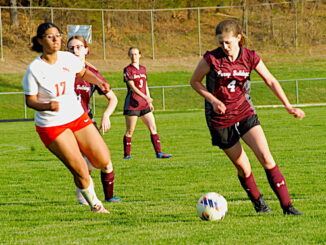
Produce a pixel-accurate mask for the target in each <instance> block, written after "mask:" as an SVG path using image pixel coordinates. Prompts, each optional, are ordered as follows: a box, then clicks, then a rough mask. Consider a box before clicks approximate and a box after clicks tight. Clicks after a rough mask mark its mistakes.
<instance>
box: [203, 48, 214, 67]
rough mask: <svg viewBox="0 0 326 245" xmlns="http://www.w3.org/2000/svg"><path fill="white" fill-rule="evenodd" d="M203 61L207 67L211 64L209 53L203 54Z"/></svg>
mask: <svg viewBox="0 0 326 245" xmlns="http://www.w3.org/2000/svg"><path fill="white" fill-rule="evenodd" d="M203 59H204V60H206V62H207V64H208V65H211V64H212V57H211V54H210V52H209V51H207V52H206V53H205V54H204V56H203Z"/></svg>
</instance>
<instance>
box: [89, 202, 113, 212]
mask: <svg viewBox="0 0 326 245" xmlns="http://www.w3.org/2000/svg"><path fill="white" fill-rule="evenodd" d="M91 211H92V212H94V213H100V214H109V213H110V212H109V211H108V210H106V209H105V207H104V206H103V205H101V204H97V205H95V206H94V207H92V208H91Z"/></svg>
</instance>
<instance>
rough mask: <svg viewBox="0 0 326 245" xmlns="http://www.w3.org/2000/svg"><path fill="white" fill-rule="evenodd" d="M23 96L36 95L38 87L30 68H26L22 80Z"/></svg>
mask: <svg viewBox="0 0 326 245" xmlns="http://www.w3.org/2000/svg"><path fill="white" fill-rule="evenodd" d="M22 85H23V89H24V94H26V95H36V94H38V85H37V80H36V77H35V76H34V75H33V73H32V71H31V69H30V67H28V68H27V70H26V72H25V75H24V78H23V80H22Z"/></svg>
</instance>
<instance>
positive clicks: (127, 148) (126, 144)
mask: <svg viewBox="0 0 326 245" xmlns="http://www.w3.org/2000/svg"><path fill="white" fill-rule="evenodd" d="M123 149H124V156H130V153H131V137H127V136H124V137H123Z"/></svg>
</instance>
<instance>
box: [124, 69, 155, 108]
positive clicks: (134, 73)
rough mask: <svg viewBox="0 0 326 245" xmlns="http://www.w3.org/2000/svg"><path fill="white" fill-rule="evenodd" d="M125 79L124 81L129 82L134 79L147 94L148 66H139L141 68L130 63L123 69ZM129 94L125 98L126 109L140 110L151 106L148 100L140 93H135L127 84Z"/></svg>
mask: <svg viewBox="0 0 326 245" xmlns="http://www.w3.org/2000/svg"><path fill="white" fill-rule="evenodd" d="M123 79H124V82H125V83H127V82H128V81H130V80H132V81H133V82H134V84H135V86H136V88H138V89H139V90H140V91H141V92H142V93H143V94H145V95H147V91H146V87H147V80H146V79H147V74H146V68H145V67H144V66H139V69H137V68H136V67H134V66H133V65H131V64H130V65H128V66H127V67H125V68H124V69H123ZM127 89H128V92H127V96H126V99H125V105H124V110H125V111H127V110H131V111H140V110H145V109H148V108H149V104H148V103H147V101H146V100H145V99H144V98H143V97H141V96H139V95H138V94H136V93H134V92H133V91H132V90H131V88H129V86H128V85H127Z"/></svg>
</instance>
